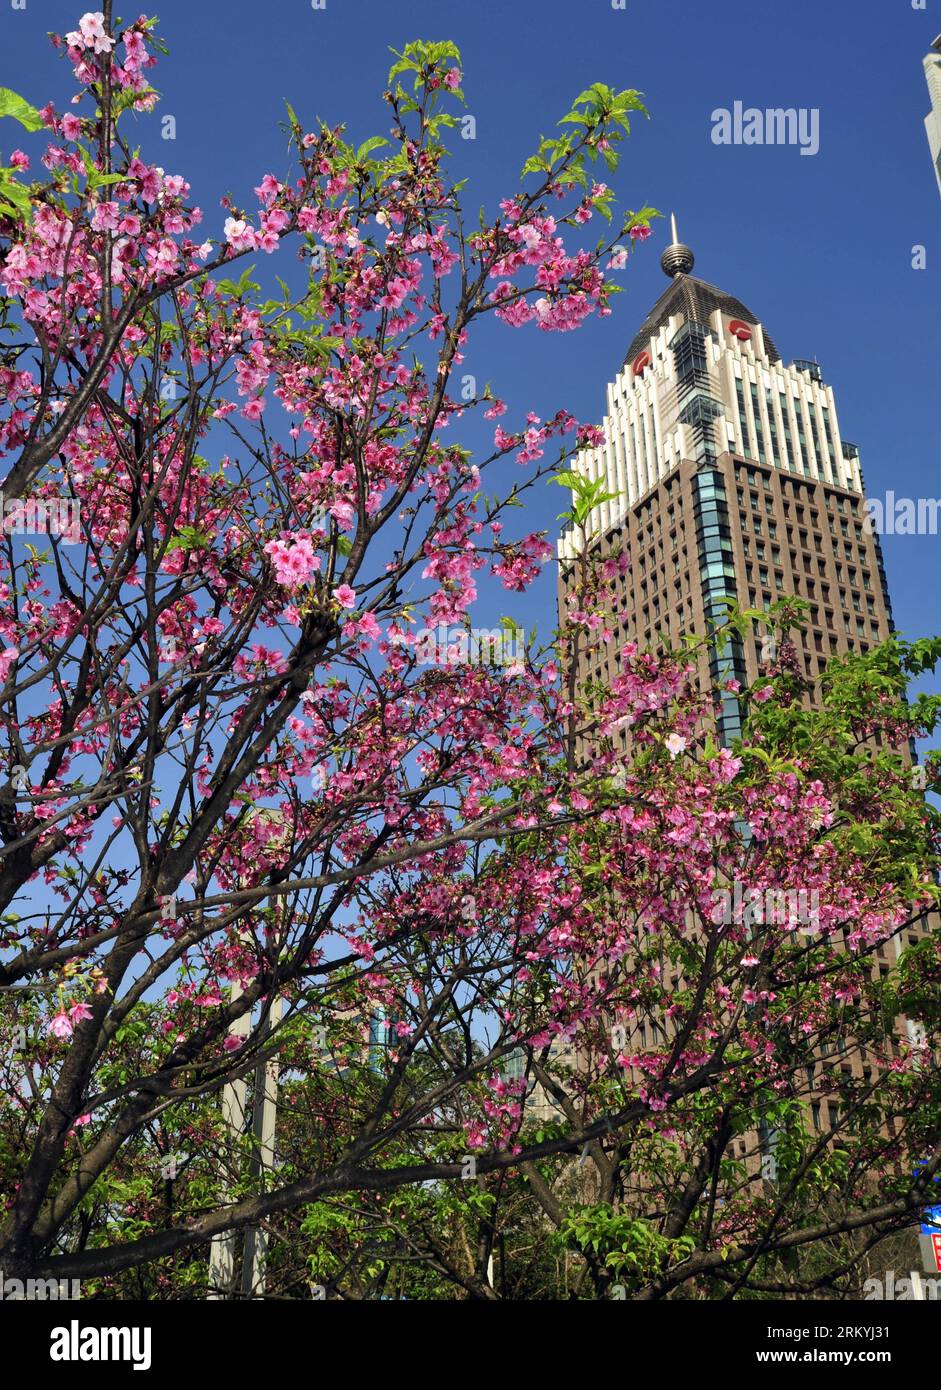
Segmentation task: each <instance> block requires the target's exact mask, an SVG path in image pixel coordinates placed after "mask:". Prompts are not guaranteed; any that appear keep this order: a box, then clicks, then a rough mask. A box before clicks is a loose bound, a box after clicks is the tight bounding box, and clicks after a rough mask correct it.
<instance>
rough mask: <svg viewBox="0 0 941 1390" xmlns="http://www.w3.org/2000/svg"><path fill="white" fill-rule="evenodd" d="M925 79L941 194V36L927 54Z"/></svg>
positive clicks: (928, 127)
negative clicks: (929, 102) (929, 95)
mask: <svg viewBox="0 0 941 1390" xmlns="http://www.w3.org/2000/svg"><path fill="white" fill-rule="evenodd" d="M925 77H926V78H927V79H928V91H929V93H930V94H931V110H930V111H929V113H928V115H927V116H926V117H925V129H926V130H927V132H928V144H929V145H930V147H931V159H932V162H933V164H934V172H935V177H936V178H937V180H938V192H939V193H941V34H939V35H938V37H937V38H936V39H935V41H934V43H933V44H932V45H931V52H930V53H926V54H925Z"/></svg>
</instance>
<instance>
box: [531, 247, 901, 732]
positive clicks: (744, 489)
mask: <svg viewBox="0 0 941 1390" xmlns="http://www.w3.org/2000/svg"><path fill="white" fill-rule="evenodd" d="M693 264H694V257H693V253H692V251H691V250H690V249H689V247H688V246H685V245H683V244H682V243H681V242H680V241H679V240H678V238H677V235H676V224H675V220H674V224H673V241H672V243H671V245H669V246H668V247H667V249H666V250H665V251H664V253H663V256H662V258H661V265H662V267H663V270H664V272H665V274H666V275H667V276H668V278H669V282H670V283H669V284H668V286H667V288H666V289H665V290H664V292H663V294H662V295H661V296H660V298H659V299H658V300H657V302H656V304H655V305H654V306H653V308H652V309H651V311H650V313H649V314H648V315H647V318H646V319H645V321H644V323H643V324H642V326H641V327H640V329H639V330H638V332H637V333H636V335H635V336H634V339H633V341H632V342H631V344H630V347H629V348H628V351H627V356H626V358H625V360H624V363H623V365H622V367H621V369H620V371H619V372H618V374H617V376H616V377H615V380H614V381H613V383H612V384H611V385H610V386H609V387H608V412H607V415H606V417H605V420H604V423H603V433H604V443H603V444H601V445H599V446H598V447H597V448H594V449H592V450H590V451H587V452H585V453H582V454H580V455H579V457H578V460H577V462H576V464H575V467H576V468H577V469H579V470H582V471H585V472H586V473H587V474H588V475H589V476H591V477H592V478H604V479H605V480H606V488H605V490H606V491H607V492H609V493H616V494H618V495H617V497H616V498H614V499H613V500H611V501H608V502H604V503H602V504H601V505H600V506H598V507H597V508H596V509H595V511H594V513H593V514H592V520H591V521H590V522H589V524H588V526H587V527H586V528H585V530H584V531H579V532H575V531H572V530H568V531H567V532H566V533H564V534H563V536H562V538H561V540H560V541H559V547H558V553H559V561H560V598H561V599H562V600H563V601H564V598H565V595H566V593H567V590H568V587H569V585H570V584H571V582H572V577H573V569H574V563H573V562H574V560H575V557H576V556H577V554H578V553H579V551H580V550H581V549H582V547H584V546H588V547H591V548H593V549H594V548H595V547H600V553H602V554H608V553H614V554H617V553H620V552H621V551H622V550H626V551H627V552H628V553H629V555H630V557H631V561H632V564H631V568H630V569H629V570H628V571H627V572H626V573H625V574H624V575H623V576H622V577H621V578H619V579H617V580H615V581H613V582H612V593H611V602H612V603H613V606H614V609H615V612H616V615H617V618H618V621H619V629H618V632H617V638H618V641H616V642H614V643H612V644H611V645H610V647H609V648H608V650H607V652H605V651H603V650H601V651H598V650H596V651H595V652H594V653H592V654H590V655H589V657H588V658H587V661H586V665H585V668H584V669H583V670H581V671H580V672H579V677H580V678H581V679H585V678H587V677H588V676H592V675H594V676H610V675H612V674H614V672H613V671H612V670H611V669H610V662H612V661H613V660H615V659H616V658H615V656H614V653H615V652H616V651H617V649H618V647H619V646H620V645H621V644H622V643H623V642H624V641H630V640H633V641H637V642H638V643H639V644H640V645H641V646H642V647H643V646H646V645H648V644H653V645H656V644H657V643H658V640H660V641H662V642H663V643H664V644H665V645H668V646H671V647H674V648H675V647H677V646H678V645H679V640H680V638H681V637H682V636H683V635H684V634H686V633H699V634H702V633H704V632H705V631H706V630H707V629H708V627H709V624H710V622H711V621H715V622H722V621H723V620H724V618H725V616H726V613H727V604H726V601H727V600H728V599H735V600H737V601H738V602H739V603H740V604H741V605H742V606H743V607H746V606H747V607H752V608H765V609H767V608H769V607H770V606H771V604H772V603H773V602H774V601H775V600H776V599H778V598H780V597H783V596H784V595H787V594H796V595H799V596H801V597H802V598H804V599H806V600H807V602H808V603H809V605H810V610H809V620H808V623H807V626H806V627H805V628H804V630H803V633H802V634H801V635H800V636H799V637H798V639H797V640H798V641H799V642H800V643H801V649H800V652H799V656H800V660H801V663H802V667H803V671H804V674H805V675H806V676H807V677H808V679H810V680H813V679H814V678H815V677H816V676H818V675H819V674H820V672H821V671H822V670H823V668H824V666H825V664H826V662H827V660H828V658H829V657H830V656H832V655H834V654H839V653H843V652H846V651H847V650H850V649H853V648H856V649H865V648H866V647H869V646H872V645H875V644H876V643H878V642H880V641H883V640H885V638H887V637H888V635H889V633H890V632H891V630H892V615H891V609H890V607H889V601H888V594H887V591H886V585H885V574H884V571H883V566H882V556H881V549H880V545H879V539H878V535H877V534H876V533H875V532H874V531H872V530H871V528H870V527H869V526H867V524H866V523H867V520H868V516H867V513H866V510H865V506H864V502H865V499H864V493H863V479H862V474H861V472H860V464H859V451H858V450H857V448H856V446H855V445H854V444H850V443H849V442H848V441H846V440H845V439H844V438H843V436H842V434H841V432H840V426H839V420H838V416H837V408H836V402H835V400H834V396H833V391H832V389H831V387H829V386H828V385H827V384H826V383H825V381H824V377H823V371H822V369H821V367H820V366H819V364H818V363H817V362H816V361H811V360H806V359H797V360H795V361H793V362H791V363H790V364H788V365H786V364H785V363H784V362H783V361H782V360H781V357H780V354H779V353H778V350H777V348H776V347H775V344H774V342H773V340H772V338H771V336H770V334H769V333H768V331H767V329H766V328H765V327H764V326H763V325H762V323H761V321H760V320H759V318H758V317H757V315H755V314H754V313H752V311H751V310H750V309H749V308H747V307H746V305H745V304H743V303H742V302H741V300H739V299H737V298H736V297H735V296H733V295H730V294H727V293H725V291H723V290H720V289H718V288H716V286H715V285H711V284H708V283H707V282H706V281H704V280H700V279H698V278H697V277H695V276H694V275H693V274H692V270H693ZM766 656H767V652H766V649H765V646H764V644H763V641H762V638H761V636H760V634H759V636H758V637H756V639H755V640H754V641H752V642H750V643H748V644H744V645H743V644H741V643H739V641H738V639H735V641H734V642H729V643H728V644H727V645H726V646H725V647H716V648H714V650H713V651H712V654H711V657H708V656H706V655H703V657H702V658H701V663H702V664H701V669H700V679H701V683H702V686H703V688H707V687H715V686H716V685H717V684H719V683H720V680H721V679H722V678H727V677H728V676H734V677H735V678H737V679H738V680H739V681H740V682H741V683H742V684H750V683H751V682H753V681H754V680H755V679H757V677H758V676H759V674H760V673H761V671H762V669H763V667H764V666H765V665H766ZM718 718H719V732H720V734H721V736H722V737H723V738H725V739H726V740H728V739H730V738H732V737H734V736H735V734H736V733H737V732H738V730H739V710H738V702H737V700H736V699H735V698H734V696H731V695H729V696H727V697H725V700H724V704H723V705H722V707H721V709H720V710H719V711H718Z"/></svg>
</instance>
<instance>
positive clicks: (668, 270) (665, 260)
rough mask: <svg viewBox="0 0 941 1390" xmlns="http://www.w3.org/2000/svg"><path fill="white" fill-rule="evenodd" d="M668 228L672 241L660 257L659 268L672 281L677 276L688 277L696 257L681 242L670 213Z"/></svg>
mask: <svg viewBox="0 0 941 1390" xmlns="http://www.w3.org/2000/svg"><path fill="white" fill-rule="evenodd" d="M670 228H671V230H672V232H673V240H672V242H671V243H670V245H669V246H668V247H667V249H666V250H665V251H664V253H663V255H662V256H661V257H660V268H661V269H662V271H663V273H664V275H669V277H670V279H671V280H672V279H674V278H675V277H676V276H677V275H688V274H689V272H690V271H691V270H692V268H693V266H694V265H695V264H696V257H695V256H694V255H693V253H692V251H691V250H690V249H689V247H688V246H686V245H685V244H684V243H683V242H682V241H680V238H679V235H678V234H677V230H676V213H674V212H671V213H670Z"/></svg>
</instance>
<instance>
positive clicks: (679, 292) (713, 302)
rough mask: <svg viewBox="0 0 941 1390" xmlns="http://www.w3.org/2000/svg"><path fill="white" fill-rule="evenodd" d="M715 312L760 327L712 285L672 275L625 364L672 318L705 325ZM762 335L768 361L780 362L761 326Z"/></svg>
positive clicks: (745, 310) (736, 301)
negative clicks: (678, 316)
mask: <svg viewBox="0 0 941 1390" xmlns="http://www.w3.org/2000/svg"><path fill="white" fill-rule="evenodd" d="M716 309H721V311H722V312H723V313H724V314H728V315H730V316H731V317H732V318H737V319H743V320H744V321H745V323H752V324H758V323H761V320H760V319H759V318H757V316H756V315H755V314H753V313H752V311H751V310H750V309H749V308H748V307H747V306H746V305H744V304H743V303H742V301H741V300H740V299H736V298H735V296H734V295H731V294H726V293H725V291H724V290H720V289H719V288H718V287H717V286H716V285H710V284H708V283H707V282H706V281H705V280H700V279H698V278H697V277H696V276H695V275H686V274H683V273H682V272H678V273H674V274H673V277H672V279H671V281H670V283H669V285H667V287H666V289H665V290H664V291H663V294H662V295H661V296H660V298H659V299H658V300H657V302H656V304H655V305H654V306H653V308H652V309H651V311H650V313H649V314H648V315H647V317H646V318H645V319H644V322H643V324H642V325H641V327H640V329H639V330H638V331H637V333H635V335H634V338H633V340H632V342H631V345H630V347H629V348H628V350H627V356H626V357H625V359H624V361H625V363H628V362H633V360H634V358H635V357H636V356H637V354H638V353H639V352H640V351H641V349H642V348H645V347H646V346H647V344H648V343H649V341H650V339H651V338H652V337H653V336H654V335H655V334H656V333H658V332H659V331H660V329H661V328H663V326H664V325H665V324H666V323H668V322H669V320H670V319H671V318H672V317H673V315H674V314H682V315H683V316H684V318H686V319H697V320H698V321H699V322H700V323H707V322H708V320H709V315H710V314H712V313H714V312H715V310H716ZM762 334H763V336H764V342H765V348H766V349H767V352H768V357H769V358H770V360H771V361H772V362H780V360H781V358H780V354H779V353H778V350H777V348H776V347H775V345H774V343H773V342H772V341H771V338H770V336H769V334H768V332H767V330H766V329H765V327H764V325H763V324H762Z"/></svg>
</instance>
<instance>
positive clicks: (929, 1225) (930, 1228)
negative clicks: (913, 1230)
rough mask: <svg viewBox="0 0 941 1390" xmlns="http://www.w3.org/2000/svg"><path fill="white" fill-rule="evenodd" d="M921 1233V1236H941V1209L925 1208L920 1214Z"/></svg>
mask: <svg viewBox="0 0 941 1390" xmlns="http://www.w3.org/2000/svg"><path fill="white" fill-rule="evenodd" d="M921 1215H922V1222H921V1233H922V1235H923V1236H934V1235H941V1207H926V1208H925V1210H924V1211H923V1212H922V1214H921Z"/></svg>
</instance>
